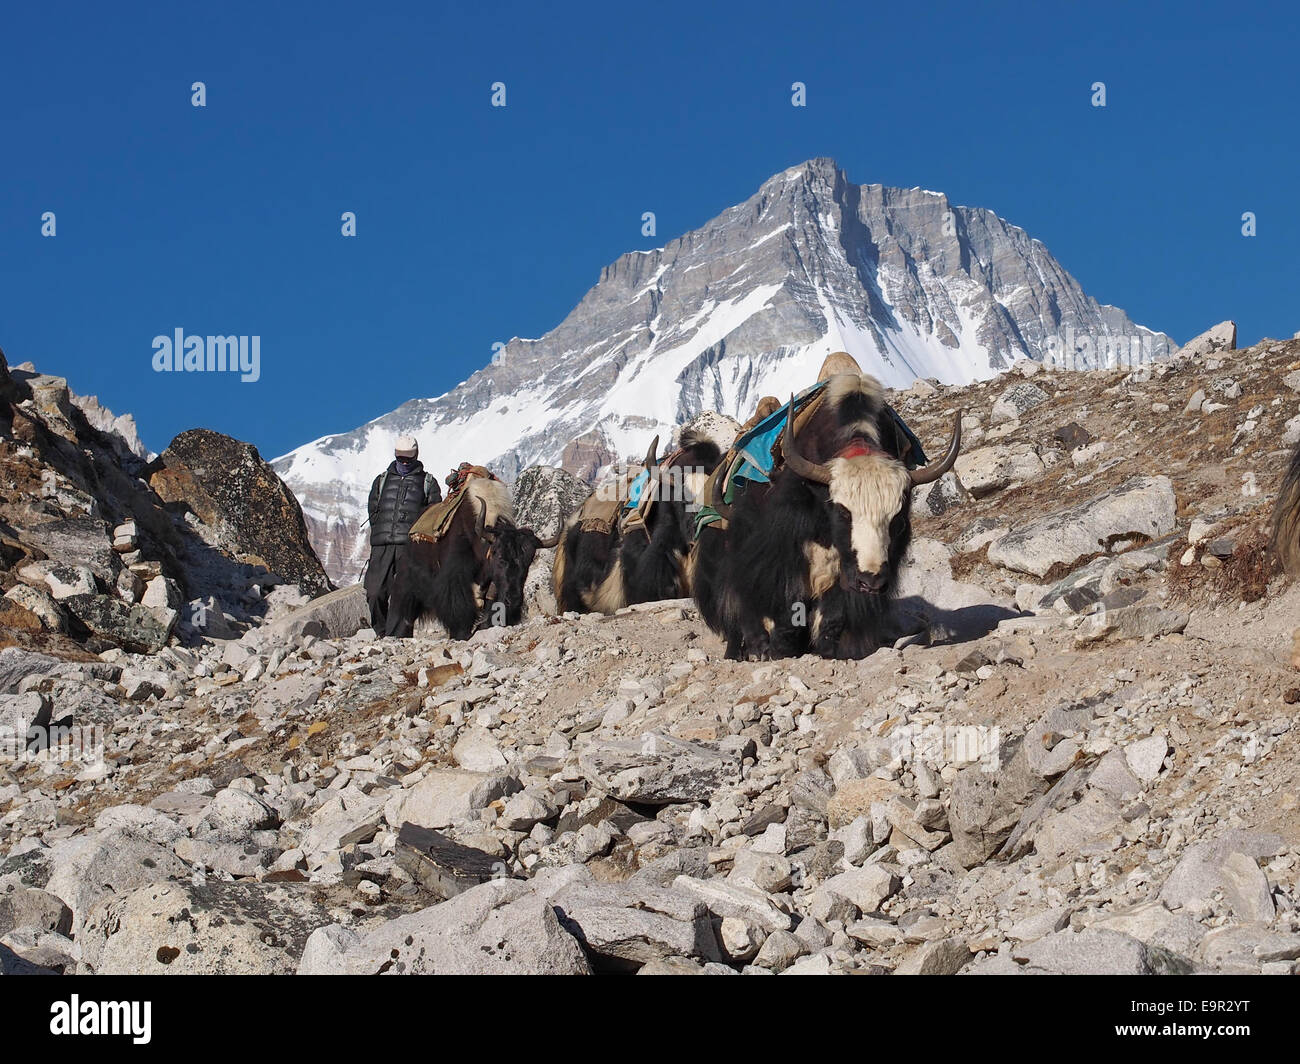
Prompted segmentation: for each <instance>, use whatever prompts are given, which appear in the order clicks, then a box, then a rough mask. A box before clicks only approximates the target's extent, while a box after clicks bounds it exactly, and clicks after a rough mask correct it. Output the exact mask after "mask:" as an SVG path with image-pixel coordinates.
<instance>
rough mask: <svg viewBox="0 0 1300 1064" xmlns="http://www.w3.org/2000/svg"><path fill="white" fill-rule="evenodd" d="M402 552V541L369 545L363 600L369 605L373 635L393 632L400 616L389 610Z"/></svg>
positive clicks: (395, 631) (396, 628)
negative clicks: (368, 562)
mask: <svg viewBox="0 0 1300 1064" xmlns="http://www.w3.org/2000/svg"><path fill="white" fill-rule="evenodd" d="M405 551H406V544H405V543H387V544H383V545H382V546H373V547H371V548H370V564H369V566H367V568H366V580H365V585H366V602H367V603H368V604H369V606H370V627H371V628H373V629H374V630H375V634H376V635H397V634H399V631H398V630H399V628H400V627H401V624H402V618H401V616H400V615H399V612H398V611H397V610H393V609H390V608H389V607H390V606H391V605H393V603H392V602H391V601H390V600H391V598H392V596H393V592H394V590H395V585H396V576H397V563H398V562H399V561H401V559H402V555H403V554H404V553H405Z"/></svg>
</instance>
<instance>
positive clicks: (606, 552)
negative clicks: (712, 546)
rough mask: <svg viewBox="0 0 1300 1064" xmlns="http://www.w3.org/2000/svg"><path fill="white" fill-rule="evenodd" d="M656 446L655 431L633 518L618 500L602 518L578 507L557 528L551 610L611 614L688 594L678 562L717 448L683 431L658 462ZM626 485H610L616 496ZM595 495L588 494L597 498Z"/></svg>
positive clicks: (686, 547) (718, 454)
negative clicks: (672, 448)
mask: <svg viewBox="0 0 1300 1064" xmlns="http://www.w3.org/2000/svg"><path fill="white" fill-rule="evenodd" d="M658 448H659V437H658V436H656V437H655V438H654V441H653V442H652V443H651V444H650V450H649V453H647V455H646V460H645V467H644V468H645V469H646V470H647V471H648V472H649V478H648V480H647V481H646V482H645V483H644V486H643V488H642V492H643V495H642V498H644V499H646V500H647V501H646V504H645V505H644V506H638V507H637V511H638V512H639V514H640V515H641V517H640V519H637V518H633V519H632V520H628V517H629V516H630V514H629V513H628V512H627V511H624V510H623V507H622V506H621V505H619V506H618V507H617V508H615V507H613V506H606V507H604V509H605V510H606V511H608V514H607V515H606V514H602V515H601V516H596V517H593V516H591V515H592V514H593V512H594V511H593V509H592V508H590V507H588V506H587V505H585V504H584V506H583V509H582V510H580V511H579V512H578V513H577V514H576V515H575V516H574V517H573V519H572V520H571V521H570V523H569V525H568V527H567V528H566V529H565V530H564V533H563V536H562V538H561V541H560V547H559V550H557V551H556V554H555V570H554V578H555V602H556V606H557V608H558V610H559V612H561V613H567V612H570V611H574V612H578V613H585V612H594V613H613V612H614V611H615V610H618V609H620V608H622V607H623V606H630V605H632V604H634V603H637V602H653V601H656V600H658V599H669V598H680V597H682V596H684V595H688V594H690V587H689V584H688V580H687V573H686V565H685V562H686V556H687V553H688V552H689V550H690V545H691V538H692V529H693V526H694V517H695V510H696V509H697V501H698V500H699V498H700V492H701V491H702V490H703V487H704V484H705V482H706V481H707V479H708V476H709V474H710V473H711V472H713V468H714V466H716V465H717V464H718V461H719V459H720V458H721V457H722V451H721V449H720V448H719V447H718V445H717V443H715V442H714V441H713V440H711V439H709V438H708V437H706V436H704V435H703V434H701V433H696V432H694V431H692V430H689V429H687V430H685V431H683V432H682V437H681V441H680V446H679V447H678V449H677V451H675V452H674V453H673V454H671V455H669V456H667V457H666V458H665V459H663V460H662V461H661V460H660V459H659V457H658ZM630 482H631V481H630V480H629V479H624V480H623V481H620V482H618V483H617V484H615V485H613V486H612V487H613V493H614V494H615V495H617V496H619V500H616V501H620V502H621V498H622V496H623V495H624V489H625V488H626V486H627V485H628V484H629V483H630ZM602 490H603V489H602ZM645 493H648V495H646V494H645ZM599 496H600V492H597V493H596V494H595V495H593V500H594V501H596V502H597V503H599V502H601V501H602V500H601V499H600V497H599ZM593 500H589V501H593ZM596 509H597V510H599V509H601V507H600V506H597V507H596Z"/></svg>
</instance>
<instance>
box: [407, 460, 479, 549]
mask: <svg viewBox="0 0 1300 1064" xmlns="http://www.w3.org/2000/svg"><path fill="white" fill-rule="evenodd" d="M461 474H462V475H461V477H460V482H459V483H458V484H457V485H456V488H455V490H454V491H452V492H450V493H449V494H448V495H447V497H446V498H445V499H443V500H442V502H435V503H434V504H433V505H432V506H430V507H429V508H428V509H427V510H425V511H424V513H422V514H420V516H419V517H417V518H416V519H415V521H414V522H413V523H412V525H411V531H410V532H409V533H407V538H408V539H409V540H410V541H411V542H412V543H437V542H438V540H440V539H441V538H442V537H443V536H444V535H445V534H446V532H447V529H448V528H450V527H451V521H452V518H453V517H455V516H456V511H457V510H459V509H460V504H461V503H462V502H464V500H465V493H466V491H467V490H468V488H469V485H470V481H472V480H473V479H474V478H475V477H487V478H488V479H489V480H496V479H497V478H496V476H495V474H493V473H492V472H491V471H490V470H488V469H487V468H485V467H484V466H476V465H464V464H462V465H461Z"/></svg>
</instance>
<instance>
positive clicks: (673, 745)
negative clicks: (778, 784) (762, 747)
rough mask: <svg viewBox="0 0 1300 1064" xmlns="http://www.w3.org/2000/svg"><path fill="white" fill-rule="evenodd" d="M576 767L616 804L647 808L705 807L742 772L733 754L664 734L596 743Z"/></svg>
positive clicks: (581, 757) (585, 752) (582, 755)
mask: <svg viewBox="0 0 1300 1064" xmlns="http://www.w3.org/2000/svg"><path fill="white" fill-rule="evenodd" d="M578 764H579V767H580V768H581V770H582V772H583V773H584V774H585V775H586V777H587V779H588V780H590V781H591V782H592V783H593V784H595V785H596V786H598V787H600V788H601V789H602V790H604V791H607V792H608V793H609V794H611V795H613V796H614V797H615V798H618V799H619V800H621V801H625V802H641V803H645V804H647V805H666V804H668V803H671V802H700V801H704V800H706V799H707V798H708V797H709V796H710V795H712V794H713V792H714V791H715V790H717V789H718V787H720V786H722V784H723V783H725V782H727V781H728V780H730V779H732V778H734V777H735V776H737V775H738V774H739V772H740V758H738V757H736V756H735V754H734V753H728V752H726V751H724V750H722V749H719V748H718V747H715V746H710V745H706V744H704V743H691V742H686V741H685V740H682V739H677V738H674V737H673V736H671V735H663V734H660V733H647V734H645V735H643V736H641V738H640V739H638V740H634V741H596V742H593V743H591V744H589V745H588V746H587V747H586V748H585V749H584V750H583V751H582V752H581V754H580V755H579V759H578Z"/></svg>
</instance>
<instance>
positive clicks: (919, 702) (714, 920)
mask: <svg viewBox="0 0 1300 1064" xmlns="http://www.w3.org/2000/svg"><path fill="white" fill-rule="evenodd" d="M1218 335H1219V337H1220V340H1216V341H1215V342H1213V343H1211V342H1209V341H1207V342H1206V343H1204V344H1199V345H1196V346H1194V347H1193V350H1197V351H1201V352H1202V353H1201V354H1199V355H1194V356H1183V355H1181V354H1179V355H1177V356H1175V357H1173V358H1171V359H1168V360H1166V361H1163V362H1161V363H1159V364H1157V365H1153V366H1140V367H1137V368H1135V369H1108V370H1091V371H1084V372H1064V371H1061V370H1059V369H1053V368H1051V367H1044V366H1043V365H1041V364H1040V363H1038V362H1036V361H1031V360H1020V361H1018V362H1016V363H1014V364H1013V365H1012V366H1011V367H1010V369H1009V370H1008V371H1005V372H1003V373H1001V374H999V375H998V376H997V377H996V378H993V379H990V380H987V381H983V382H978V383H975V384H968V385H943V384H938V385H936V384H931V383H928V382H926V381H918V382H915V383H913V384H912V385H910V386H909V387H907V388H905V389H903V390H898V391H894V392H892V393H891V394H890V395H889V399H890V401H891V402H892V403H894V404H895V405H896V406H897V407H898V408H899V409H900V410H901V411H902V412H903V413H904V415H905V416H906V417H907V419H908V421H909V423H911V424H912V425H913V426H914V427H915V428H916V429H917V431H918V434H919V435H920V436H921V438H922V440H923V441H925V442H926V443H930V441H932V440H935V441H938V440H942V439H944V438H946V434H947V428H948V425H949V423H950V420H951V418H952V417H953V416H954V414H955V412H956V411H957V410H959V409H960V410H965V411H966V417H965V420H964V436H965V439H966V441H967V449H966V450H965V452H964V453H963V455H962V458H961V460H960V461H959V464H958V466H957V467H956V469H955V471H954V473H952V474H950V475H949V476H947V477H945V478H944V479H943V480H940V481H938V482H936V483H935V484H934V485H931V486H929V487H928V488H927V490H926V491H924V492H923V493H919V494H918V496H917V498H916V499H915V507H914V526H915V533H916V535H915V538H914V541H913V548H912V551H911V554H910V557H909V559H908V562H907V565H906V568H905V570H904V572H903V574H902V578H901V587H900V601H899V612H900V620H901V622H902V623H901V624H900V629H901V630H903V631H907V632H909V633H911V634H909V635H906V636H903V637H901V638H900V639H899V641H898V642H897V644H896V645H895V646H893V647H890V648H886V649H882V650H881V651H879V652H877V653H875V654H873V655H872V656H870V657H869V658H866V659H864V660H862V661H856V662H852V661H850V662H838V661H825V660H822V659H819V658H812V657H805V658H800V659H797V660H792V661H784V662H779V663H765V662H732V661H726V660H724V659H723V658H722V656H721V655H722V650H723V647H722V644H721V641H720V640H718V639H717V638H716V637H715V636H714V635H713V634H712V633H711V632H709V631H708V630H707V628H705V626H704V625H703V624H702V623H701V621H700V619H699V617H698V614H697V612H696V610H695V609H694V607H693V605H692V604H691V603H690V602H689V601H685V600H683V601H674V602H661V603H650V604H646V605H643V606H638V607H633V608H630V609H627V610H624V611H623V612H621V613H619V614H616V615H614V616H612V617H600V616H589V617H583V618H579V619H574V618H555V617H549V616H545V615H543V614H540V613H538V612H536V611H534V612H533V613H532V614H531V615H530V616H529V617H528V618H527V619H526V621H525V623H524V624H522V625H520V626H518V627H515V628H489V629H486V630H484V631H482V632H479V633H478V634H476V635H475V636H474V638H473V639H471V640H469V641H468V642H464V643H451V642H448V641H446V640H443V639H440V638H438V637H437V635H436V634H432V633H431V634H428V635H425V636H421V637H420V638H416V639H412V640H376V639H375V637H374V633H373V632H372V631H370V630H369V629H367V628H365V627H364V625H365V614H364V600H363V597H362V596H361V595H360V591H359V589H358V588H355V587H354V588H349V589H344V590H341V591H336V592H333V593H330V594H328V595H325V596H322V597H321V598H319V599H316V600H314V601H312V602H311V603H309V604H306V605H305V606H303V607H301V608H299V609H298V610H296V611H292V612H288V613H285V614H284V615H283V616H281V617H279V618H278V619H275V620H273V621H271V622H269V623H265V624H262V625H260V626H254V627H251V628H250V629H249V630H248V631H246V632H245V633H244V634H243V635H241V636H239V637H238V638H227V639H216V638H207V639H204V640H202V641H201V642H200V643H198V644H197V645H195V646H193V647H191V648H175V647H172V648H169V649H168V651H165V652H163V653H161V654H155V655H151V656H150V655H141V654H135V653H123V652H122V651H120V650H117V651H111V652H109V654H107V655H101V656H100V657H99V658H90V659H89V660H78V661H72V660H68V659H67V658H66V657H64V656H61V655H60V654H58V653H57V648H54V647H47V648H46V650H45V652H44V653H36V652H34V651H32V650H28V649H22V648H18V647H8V648H6V649H3V650H0V699H2V700H3V702H2V704H3V707H4V712H6V713H7V714H8V715H9V719H10V720H14V719H18V718H21V719H22V720H23V721H24V722H25V721H28V720H36V721H41V722H48V721H57V720H60V719H64V718H70V719H71V720H72V721H73V722H74V723H75V722H77V721H78V720H81V721H86V722H93V723H101V724H102V725H104V738H103V746H102V748H101V749H99V750H98V751H97V752H96V753H95V756H94V757H91V758H89V759H88V760H87V761H86V763H85V764H84V765H78V764H76V763H74V762H73V761H72V760H71V759H69V758H68V757H67V756H66V755H56V754H54V753H51V752H37V753H32V754H29V755H27V756H24V757H20V758H16V759H14V760H12V761H11V762H9V763H7V764H6V765H5V767H4V768H3V769H0V855H3V856H0V964H3V966H4V970H5V971H14V970H33V969H43V970H47V971H62V972H73V971H80V972H98V973H116V972H156V973H161V972H171V973H185V972H286V973H287V972H302V973H330V972H349V973H362V972H366V973H371V972H389V973H392V974H403V973H423V972H440V973H451V972H456V973H460V972H474V973H506V972H509V973H539V972H547V973H586V972H611V973H623V972H633V971H635V972H641V973H646V974H650V973H690V974H699V973H718V974H723V973H734V972H751V973H755V974H759V973H771V972H777V973H779V972H788V973H794V974H803V973H808V974H819V973H847V972H857V973H878V974H888V973H893V974H950V973H960V974H977V973H999V974H1036V973H1070V974H1085V973H1103V974H1106V973H1124V974H1147V973H1168V972H1224V973H1229V972H1230V973H1241V974H1245V973H1276V974H1296V973H1297V966H1298V965H1300V961H1297V958H1300V817H1297V815H1296V810H1297V809H1298V808H1300V779H1298V778H1297V769H1296V765H1297V764H1300V728H1297V727H1296V726H1295V719H1294V718H1295V713H1294V707H1295V704H1296V703H1297V702H1298V701H1300V685H1298V684H1297V677H1296V664H1294V663H1293V661H1292V657H1291V655H1292V635H1293V630H1294V628H1295V623H1296V621H1295V618H1296V617H1297V615H1300V590H1297V589H1296V588H1295V587H1294V586H1293V585H1291V584H1290V583H1289V581H1288V580H1287V579H1286V578H1285V577H1283V576H1281V575H1280V574H1279V573H1278V572H1277V570H1276V566H1275V564H1274V562H1273V559H1272V556H1271V554H1270V553H1269V551H1268V549H1267V545H1266V537H1265V527H1266V524H1267V518H1268V511H1269V507H1270V505H1271V503H1272V500H1273V498H1274V496H1275V492H1276V487H1277V485H1278V482H1279V480H1280V478H1281V475H1282V472H1283V470H1284V468H1285V466H1286V463H1287V461H1288V459H1289V455H1290V449H1291V447H1292V446H1294V444H1295V443H1296V441H1297V439H1300V395H1297V393H1298V392H1300V368H1298V367H1300V341H1286V342H1275V341H1265V342H1262V343H1261V344H1259V345H1257V346H1255V347H1253V348H1250V349H1247V350H1234V349H1233V347H1232V344H1231V342H1230V341H1226V340H1222V338H1223V337H1224V336H1225V332H1224V331H1223V330H1219V333H1218ZM1221 341H1222V342H1221ZM1189 346H1193V345H1189ZM5 386H6V385H5V382H4V381H3V379H0V387H5ZM529 483H530V485H531V487H529V488H528V490H527V492H526V493H525V495H526V496H527V498H531V499H533V500H537V499H539V498H540V497H542V496H549V495H556V496H557V497H558V496H559V495H561V494H563V492H564V491H565V490H566V488H565V485H566V484H567V485H568V487H569V488H572V487H573V485H572V484H571V483H570V482H568V481H566V480H565V476H564V474H562V473H561V472H560V471H557V470H550V471H540V472H538V473H536V474H532V475H530V477H529ZM576 493H577V491H576V489H575V490H574V494H576ZM526 505H527V506H528V507H530V508H531V507H533V505H534V503H532V502H526ZM549 505H550V504H549V503H547V504H546V506H545V507H541V508H540V509H537V510H536V511H535V512H536V513H538V514H541V513H542V512H543V510H546V511H547V512H549ZM530 520H537V521H538V522H539V524H540V523H541V518H540V517H532V518H530ZM88 657H89V656H88V655H85V654H83V655H82V658H83V659H85V658H88ZM44 726H45V725H44V723H40V724H38V725H37V727H38V730H39V728H40V727H44Z"/></svg>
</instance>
